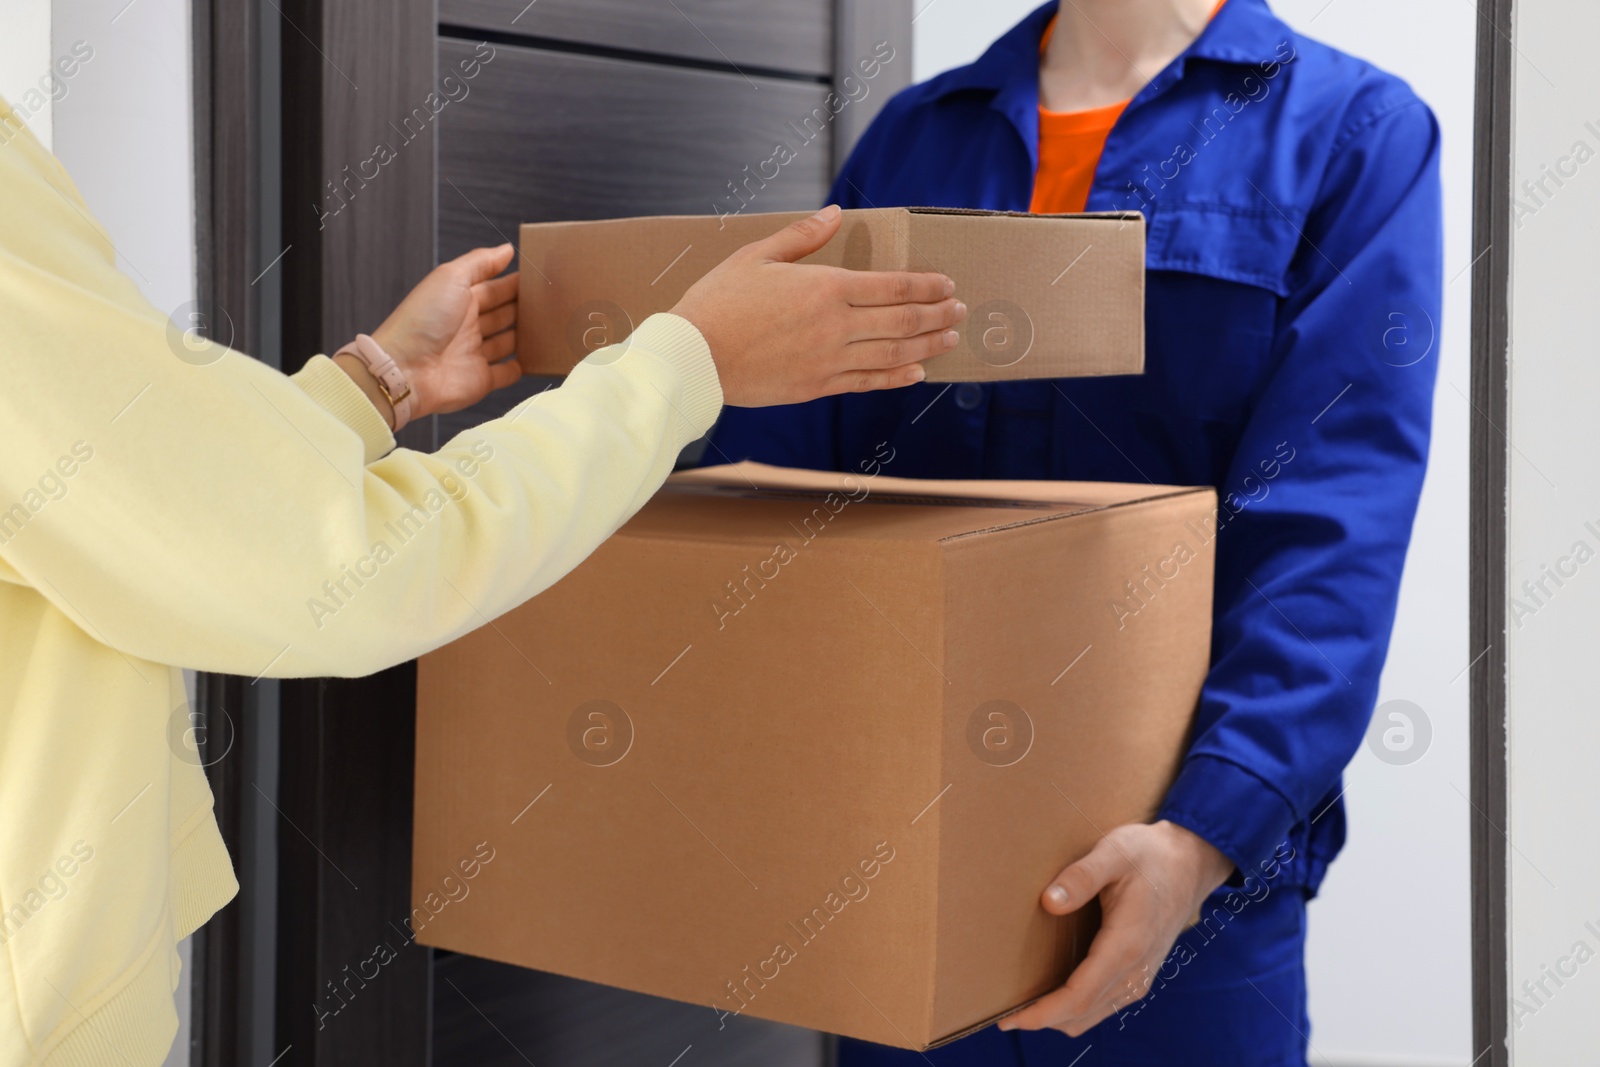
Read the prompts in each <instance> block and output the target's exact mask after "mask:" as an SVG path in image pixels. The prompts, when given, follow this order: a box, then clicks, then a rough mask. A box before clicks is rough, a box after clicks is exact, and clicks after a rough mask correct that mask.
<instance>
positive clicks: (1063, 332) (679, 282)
mask: <svg viewBox="0 0 1600 1067" xmlns="http://www.w3.org/2000/svg"><path fill="white" fill-rule="evenodd" d="M805 215H806V213H805V212H793V213H780V214H757V215H721V216H719V215H688V216H666V217H658V218H638V219H612V220H609V221H604V222H546V223H537V224H525V225H524V226H523V227H522V255H521V257H520V259H519V260H518V262H519V264H520V268H519V269H520V270H521V272H522V275H521V277H522V284H521V288H520V292H519V296H518V303H519V306H520V308H521V310H520V311H519V312H518V314H517V321H518V327H517V329H518V333H517V357H518V360H519V361H520V362H521V364H522V369H523V370H524V371H525V372H526V373H528V374H543V375H564V374H566V373H568V372H569V371H571V370H572V368H573V366H574V365H576V364H577V362H578V361H579V360H581V359H583V358H584V357H585V356H587V355H588V354H589V353H590V352H593V351H594V350H595V349H597V348H603V347H605V346H606V345H610V344H616V343H617V342H620V341H622V340H624V339H626V338H627V336H628V335H629V334H630V333H632V332H633V329H634V327H635V326H637V325H638V324H639V323H641V322H643V321H644V320H645V318H647V317H648V316H650V315H653V314H655V313H657V312H660V311H670V310H672V308H673V306H674V305H676V304H677V302H678V301H679V299H681V298H682V296H683V294H684V293H685V292H686V291H687V290H688V288H689V286H691V285H693V284H694V283H695V282H696V281H698V280H699V279H700V278H701V277H703V276H704V275H705V274H706V273H707V272H709V271H710V270H711V268H713V267H715V266H716V265H717V264H719V263H721V262H722V261H723V260H724V259H726V258H727V257H728V256H729V255H731V254H732V253H733V252H735V251H737V250H738V249H739V248H740V247H742V246H744V245H746V244H749V243H750V242H751V241H757V240H760V239H761V238H763V237H766V236H768V235H770V234H773V233H776V232H777V231H778V230H780V229H781V228H783V227H784V226H787V225H788V224H789V223H791V222H793V221H795V220H796V219H800V218H804V217H805ZM804 262H807V263H826V264H829V265H832V266H843V267H849V268H850V269H852V270H914V271H938V272H941V273H943V274H946V275H948V276H949V277H951V278H953V279H954V280H955V283H956V295H957V296H958V297H959V298H960V299H961V300H962V301H964V302H965V303H966V305H967V319H966V321H965V322H963V323H962V324H961V325H960V326H959V327H958V328H957V329H958V332H959V333H960V334H961V341H960V342H959V343H958V344H957V346H956V347H955V348H954V349H952V350H951V351H949V352H946V353H944V354H943V355H939V356H936V357H934V358H933V359H930V360H928V361H927V362H926V363H925V364H924V366H925V367H926V369H927V373H928V380H929V381H934V382H983V381H1004V380H1007V379H1017V378H1071V377H1083V376H1088V375H1099V374H1142V373H1143V372H1144V217H1143V216H1142V215H1140V214H1138V213H1137V212H1132V213H1116V212H1113V213H1105V214H1084V215H1023V214H1015V213H1010V212H998V211H966V210H956V209H944V208H882V209H871V210H853V211H846V212H845V213H844V222H843V223H842V225H841V228H840V230H839V233H838V234H836V235H835V236H834V238H833V240H831V241H829V242H828V244H827V246H826V247H824V248H823V249H822V250H821V251H819V252H817V253H815V254H813V255H811V256H809V257H807V259H806V260H805V261H804Z"/></svg>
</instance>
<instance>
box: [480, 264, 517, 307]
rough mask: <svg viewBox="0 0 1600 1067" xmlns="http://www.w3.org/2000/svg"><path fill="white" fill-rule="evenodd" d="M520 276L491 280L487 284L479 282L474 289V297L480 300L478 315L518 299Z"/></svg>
mask: <svg viewBox="0 0 1600 1067" xmlns="http://www.w3.org/2000/svg"><path fill="white" fill-rule="evenodd" d="M519 280H520V275H517V274H507V275H505V276H504V277H500V278H491V279H490V280H489V281H486V282H479V283H478V284H477V285H474V286H473V287H472V295H473V296H475V297H477V298H478V313H479V314H480V315H481V314H483V313H484V312H485V311H491V310H493V309H494V308H497V307H499V306H501V305H502V304H507V303H510V302H511V301H513V300H515V299H516V298H517V283H518V281H519Z"/></svg>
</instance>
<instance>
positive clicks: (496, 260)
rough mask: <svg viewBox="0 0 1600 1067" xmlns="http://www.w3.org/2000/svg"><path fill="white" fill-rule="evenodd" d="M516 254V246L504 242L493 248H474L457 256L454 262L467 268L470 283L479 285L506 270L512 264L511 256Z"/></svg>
mask: <svg viewBox="0 0 1600 1067" xmlns="http://www.w3.org/2000/svg"><path fill="white" fill-rule="evenodd" d="M516 254H517V250H516V249H515V248H512V247H511V245H509V244H503V245H496V246H495V247H493V248H474V249H473V250H472V251H470V252H468V253H466V254H465V255H461V256H457V257H456V258H455V259H454V260H453V261H452V262H453V263H455V264H456V265H458V266H461V267H463V268H465V269H466V272H467V278H468V284H469V285H477V284H479V283H480V282H486V281H488V280H489V279H490V278H493V277H494V276H495V275H496V274H499V273H500V272H501V271H503V270H505V269H506V267H508V266H510V265H511V257H513V256H515V255H516Z"/></svg>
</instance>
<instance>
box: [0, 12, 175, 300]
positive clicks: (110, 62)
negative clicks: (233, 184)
mask: <svg viewBox="0 0 1600 1067" xmlns="http://www.w3.org/2000/svg"><path fill="white" fill-rule="evenodd" d="M5 2H6V3H12V2H14V0H5ZM51 38H52V44H51V47H52V50H53V54H54V55H56V56H63V55H68V54H71V52H72V49H73V47H74V45H76V44H77V43H78V42H80V41H81V42H83V44H84V45H85V46H87V47H88V48H90V49H92V50H93V58H92V59H90V60H88V61H87V62H85V63H82V64H81V67H80V69H79V71H78V73H77V74H76V75H75V76H74V77H73V78H72V79H71V80H70V82H68V85H69V87H70V91H69V92H68V94H67V95H66V96H65V97H64V98H62V99H61V100H59V101H58V102H57V103H56V105H55V116H54V121H55V153H56V156H57V157H58V158H59V159H60V160H61V162H62V163H63V164H64V165H65V166H66V168H67V172H68V173H69V174H71V175H72V179H73V181H74V182H76V183H77V186H78V190H79V192H81V193H82V194H83V198H84V200H86V201H87V202H88V204H89V208H90V210H91V211H92V212H93V213H94V215H95V217H96V218H98V219H99V220H100V222H101V223H102V224H103V225H104V226H105V228H106V230H107V232H109V233H110V235H111V242H112V244H114V245H115V246H116V249H117V265H118V267H119V268H120V269H121V270H122V271H123V272H124V273H125V274H127V275H128V276H129V277H131V278H133V279H134V281H136V282H138V283H139V288H140V289H141V290H142V291H143V292H144V294H145V296H147V297H148V298H149V299H150V301H151V303H153V304H155V305H156V307H158V308H160V309H161V310H162V312H164V313H169V314H170V313H171V312H172V311H173V310H175V309H176V308H178V307H179V306H180V305H182V304H184V303H185V302H186V301H189V300H192V299H193V298H194V286H195V282H194V271H195V260H194V162H193V151H192V144H193V137H192V130H191V127H192V125H193V124H192V122H191V116H190V110H191V106H190V95H189V6H188V3H187V0H132V2H131V3H130V0H57V2H56V4H55V17H54V26H53V28H52V32H51Z"/></svg>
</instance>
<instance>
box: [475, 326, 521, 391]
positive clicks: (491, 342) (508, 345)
mask: <svg viewBox="0 0 1600 1067" xmlns="http://www.w3.org/2000/svg"><path fill="white" fill-rule="evenodd" d="M516 350H517V331H516V330H505V331H503V332H501V333H497V334H495V335H494V336H493V337H485V338H484V339H483V349H482V351H483V358H484V359H485V360H487V361H488V362H490V363H499V362H500V361H501V360H502V359H505V358H506V357H507V356H509V355H510V354H511V353H513V352H515V351H516ZM515 380H516V379H515V378H513V379H512V381H515Z"/></svg>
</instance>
